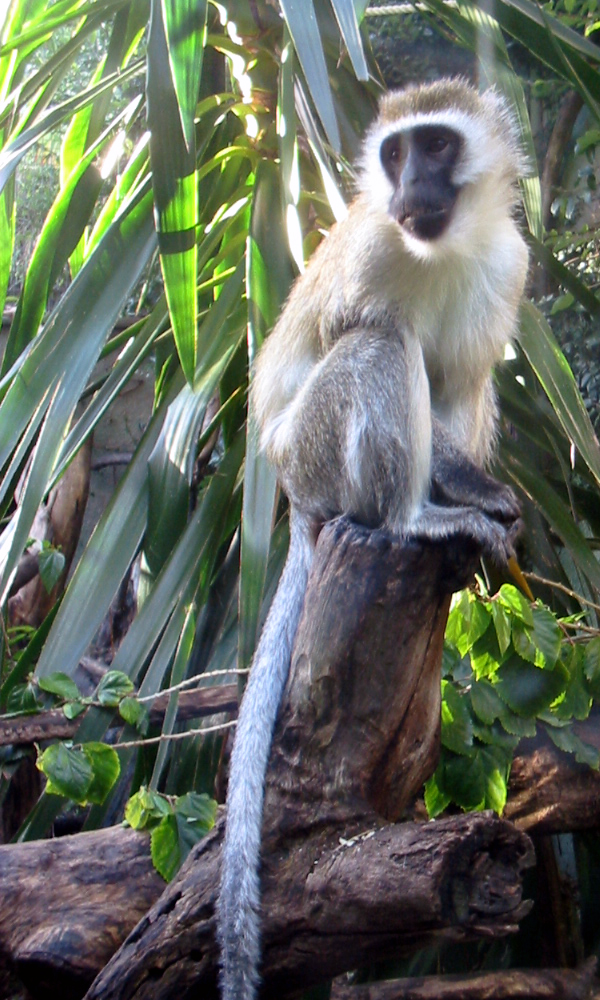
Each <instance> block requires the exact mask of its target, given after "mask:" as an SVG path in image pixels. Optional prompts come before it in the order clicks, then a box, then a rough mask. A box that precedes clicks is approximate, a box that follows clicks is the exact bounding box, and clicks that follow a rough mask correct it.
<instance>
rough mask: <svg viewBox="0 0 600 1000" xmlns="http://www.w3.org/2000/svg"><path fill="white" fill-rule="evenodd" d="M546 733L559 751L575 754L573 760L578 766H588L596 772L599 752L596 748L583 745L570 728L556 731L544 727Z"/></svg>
mask: <svg viewBox="0 0 600 1000" xmlns="http://www.w3.org/2000/svg"><path fill="white" fill-rule="evenodd" d="M546 732H547V733H548V736H549V737H550V739H551V740H552V742H553V743H554V744H555V746H557V747H558V748H559V750H564V751H565V753H573V754H575V760H577V761H578V762H579V763H580V764H588V765H589V766H590V767H593V768H594V770H598V768H599V767H600V752H599V751H598V750H597V749H596V747H593V746H590V744H589V743H584V742H583V740H582V739H580V738H579V736H577V734H576V733H575V732H574V731H573V730H572V729H571V727H570V726H566V727H564V728H560V729H556V728H555V727H554V726H546Z"/></svg>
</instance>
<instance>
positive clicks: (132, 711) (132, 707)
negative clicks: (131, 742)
mask: <svg viewBox="0 0 600 1000" xmlns="http://www.w3.org/2000/svg"><path fill="white" fill-rule="evenodd" d="M119 715H120V716H121V718H122V719H124V721H125V722H127V723H128V724H129V725H130V726H135V728H136V729H137V731H138V732H139V733H141V734H142V736H145V735H146V733H147V732H148V726H149V724H150V713H149V712H148V709H147V708H146V705H145V704H144V703H143V702H141V701H138V700H137V698H123V699H122V701H120V702H119Z"/></svg>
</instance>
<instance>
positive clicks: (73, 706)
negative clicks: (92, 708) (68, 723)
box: [63, 701, 87, 719]
mask: <svg viewBox="0 0 600 1000" xmlns="http://www.w3.org/2000/svg"><path fill="white" fill-rule="evenodd" d="M86 708H87V705H86V704H85V702H83V701H68V702H67V704H66V705H63V712H64V713H65V718H67V719H76V718H77V716H78V715H81V713H82V712H85V710H86Z"/></svg>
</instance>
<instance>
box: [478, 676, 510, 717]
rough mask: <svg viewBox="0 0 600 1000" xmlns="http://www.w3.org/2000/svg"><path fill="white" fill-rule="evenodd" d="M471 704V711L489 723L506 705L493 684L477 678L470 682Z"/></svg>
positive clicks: (499, 714)
mask: <svg viewBox="0 0 600 1000" xmlns="http://www.w3.org/2000/svg"><path fill="white" fill-rule="evenodd" d="M471 704H472V706H473V711H474V712H475V714H476V715H477V716H478V718H480V719H481V721H482V722H487V723H488V725H491V724H492V722H494V720H495V719H497V718H499V717H500V716H501V715H502V713H503V712H504V711H505V710H506V706H505V704H504V702H503V701H502V699H501V697H500V695H499V694H498V692H497V691H496V688H495V686H494V685H493V684H490V682H489V681H486V680H479V681H473V682H472V683H471Z"/></svg>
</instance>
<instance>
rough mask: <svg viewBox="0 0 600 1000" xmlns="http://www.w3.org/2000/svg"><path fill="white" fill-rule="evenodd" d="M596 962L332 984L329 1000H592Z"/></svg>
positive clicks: (596, 990)
mask: <svg viewBox="0 0 600 1000" xmlns="http://www.w3.org/2000/svg"><path fill="white" fill-rule="evenodd" d="M595 969H596V960H595V959H590V960H589V961H587V962H585V963H584V964H583V965H582V966H581V967H580V968H579V969H510V970H507V971H502V972H475V973H471V974H465V975H463V976H460V975H452V976H414V977H412V976H411V977H407V978H406V979H396V980H393V981H390V982H382V983H371V984H369V985H367V986H352V985H350V984H348V983H345V982H343V981H341V980H338V981H337V982H336V983H334V985H333V988H332V991H331V1000H593V998H597V997H598V996H600V992H599V991H598V987H597V984H596V985H594V972H595Z"/></svg>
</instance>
